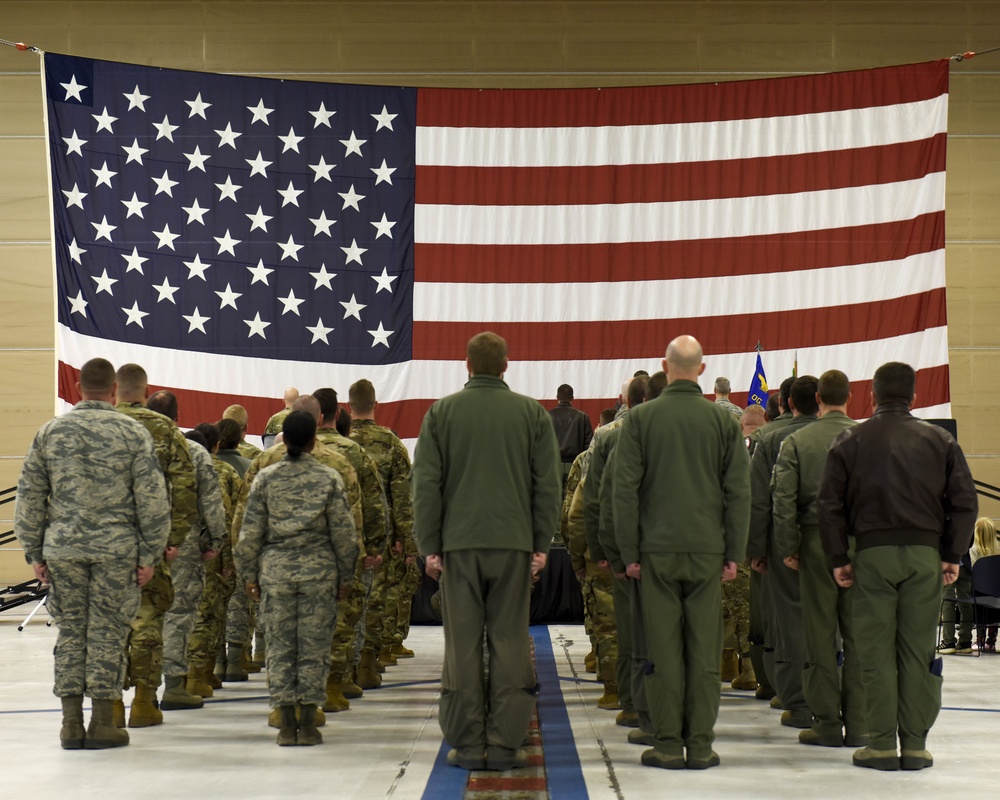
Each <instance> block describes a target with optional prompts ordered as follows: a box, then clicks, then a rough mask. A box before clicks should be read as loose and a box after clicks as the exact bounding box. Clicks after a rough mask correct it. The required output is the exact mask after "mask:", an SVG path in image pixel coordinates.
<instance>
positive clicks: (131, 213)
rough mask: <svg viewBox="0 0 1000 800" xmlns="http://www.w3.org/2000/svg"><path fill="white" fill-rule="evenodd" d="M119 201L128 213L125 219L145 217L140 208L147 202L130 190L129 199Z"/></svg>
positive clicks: (146, 204)
mask: <svg viewBox="0 0 1000 800" xmlns="http://www.w3.org/2000/svg"><path fill="white" fill-rule="evenodd" d="M121 202H122V205H123V206H125V208H126V209H127V210H128V213H127V214H126V215H125V219H128V218H129V217H139V218H141V219H145V217H144V216H143V214H142V210H143V209H144V208H145V207H146V206H148V205H149V203H144V202H143V201H142V200H140V199H139V195H138V194H136V193H135V192H132V199H131V200H122V201H121ZM82 207H83V206H81V208H82Z"/></svg>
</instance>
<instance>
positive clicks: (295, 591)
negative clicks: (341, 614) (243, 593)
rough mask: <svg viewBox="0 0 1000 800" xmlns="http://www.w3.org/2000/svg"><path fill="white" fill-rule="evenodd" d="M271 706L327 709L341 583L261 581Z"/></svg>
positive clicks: (328, 581) (326, 581)
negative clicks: (299, 704)
mask: <svg viewBox="0 0 1000 800" xmlns="http://www.w3.org/2000/svg"><path fill="white" fill-rule="evenodd" d="M260 591H261V610H262V614H261V616H262V619H263V621H264V636H265V638H266V639H267V687H268V690H269V691H270V693H271V706H272V707H273V706H290V705H295V704H296V703H301V704H311V705H317V706H321V705H323V703H324V701H325V700H326V678H327V675H328V674H329V672H330V639H331V637H332V636H333V629H334V625H335V623H336V619H337V584H336V582H335V581H331V580H322V581H281V582H279V583H274V584H271V583H268V582H266V581H261V586H260Z"/></svg>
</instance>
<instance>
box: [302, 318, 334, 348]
mask: <svg viewBox="0 0 1000 800" xmlns="http://www.w3.org/2000/svg"><path fill="white" fill-rule="evenodd" d="M306 330H307V331H309V333H311V334H312V335H313V338H312V342H310V344H316V342H320V341H321V342H323V344H330V342H329V340H328V339H327V338H326V337H327V334H329V333H332V332H333V328H328V327H326V325H324V324H323V318H322V317H319V318H318V319H317V320H316V324H315V325H306Z"/></svg>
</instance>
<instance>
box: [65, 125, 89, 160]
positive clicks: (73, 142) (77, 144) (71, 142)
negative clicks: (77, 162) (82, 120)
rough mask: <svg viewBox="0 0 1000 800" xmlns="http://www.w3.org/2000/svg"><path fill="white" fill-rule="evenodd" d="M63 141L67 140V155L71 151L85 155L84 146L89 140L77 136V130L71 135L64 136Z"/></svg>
mask: <svg viewBox="0 0 1000 800" xmlns="http://www.w3.org/2000/svg"><path fill="white" fill-rule="evenodd" d="M63 141H64V142H66V155H69V154H70V153H76V154H77V155H78V156H82V155H83V146H84V145H85V144H86V143H87V140H86V139H81V138H80V137H79V136H77V135H76V131H75V130H74V131H73V134H72V135H71V136H63Z"/></svg>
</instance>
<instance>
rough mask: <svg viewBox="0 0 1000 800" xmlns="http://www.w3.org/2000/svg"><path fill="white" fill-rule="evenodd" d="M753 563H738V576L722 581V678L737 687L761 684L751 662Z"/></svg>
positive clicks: (750, 686)
mask: <svg viewBox="0 0 1000 800" xmlns="http://www.w3.org/2000/svg"><path fill="white" fill-rule="evenodd" d="M751 572H752V570H751V569H750V565H749V564H747V563H743V564H737V566H736V580H733V581H727V582H726V583H723V584H722V622H723V630H724V637H725V638H724V640H723V644H722V664H721V665H720V666H721V668H722V669H721V672H722V680H723V681H729V680H731V681H732V684H731V685H732V687H733V688H734V689H748V690H753V689H756V688H757V679H756V677H755V676H754V672H753V666H752V664H751V663H750V640H749V637H750V573H751Z"/></svg>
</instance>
